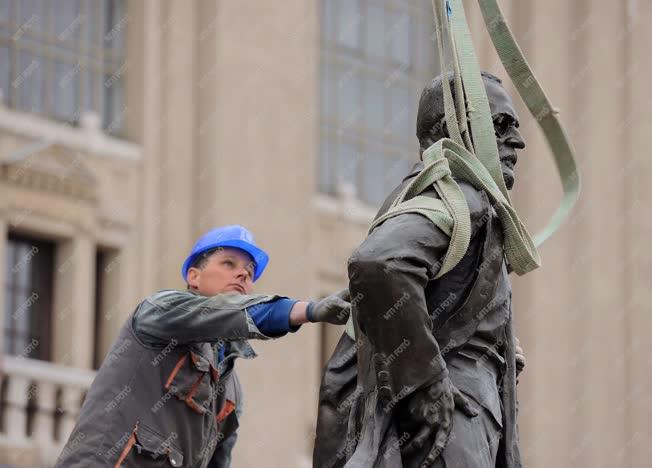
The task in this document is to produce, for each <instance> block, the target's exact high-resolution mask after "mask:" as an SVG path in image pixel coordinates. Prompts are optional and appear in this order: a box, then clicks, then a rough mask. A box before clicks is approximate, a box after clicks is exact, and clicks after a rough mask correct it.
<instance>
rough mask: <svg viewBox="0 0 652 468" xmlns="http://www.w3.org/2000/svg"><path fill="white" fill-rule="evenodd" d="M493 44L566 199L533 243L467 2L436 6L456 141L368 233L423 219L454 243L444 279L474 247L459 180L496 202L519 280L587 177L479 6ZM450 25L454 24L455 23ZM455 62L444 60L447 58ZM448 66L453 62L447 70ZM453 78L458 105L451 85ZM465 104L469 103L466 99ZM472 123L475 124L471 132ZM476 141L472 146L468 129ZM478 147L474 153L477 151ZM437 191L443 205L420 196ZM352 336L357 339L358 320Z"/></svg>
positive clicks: (521, 61) (429, 162) (492, 12)
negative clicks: (508, 169)
mask: <svg viewBox="0 0 652 468" xmlns="http://www.w3.org/2000/svg"><path fill="white" fill-rule="evenodd" d="M478 2H479V4H480V8H481V10H482V14H483V18H484V21H485V24H486V25H487V29H488V30H489V33H490V36H491V38H492V42H493V43H494V46H495V47H496V50H497V51H498V54H499V56H500V58H501V60H502V62H503V64H504V66H505V69H506V70H507V72H508V74H509V76H510V78H511V79H512V81H513V82H514V84H515V86H516V88H517V89H518V91H519V94H520V95H521V97H522V98H523V100H524V102H525V103H526V105H527V107H528V109H529V110H530V112H531V113H532V115H533V116H534V117H535V119H536V120H537V122H538V123H539V125H540V126H541V128H542V130H543V132H544V135H545V136H546V139H547V140H548V143H549V145H550V147H551V149H552V152H553V156H554V158H555V162H556V165H557V169H558V171H559V174H560V178H561V180H562V186H563V189H564V197H563V199H562V203H561V205H560V207H559V208H558V209H557V211H556V212H555V214H554V215H553V217H552V218H551V220H550V221H549V223H548V225H547V226H546V227H545V228H544V230H543V231H542V232H541V233H539V234H538V235H537V241H536V243H535V242H534V241H533V240H532V239H531V237H530V234H529V233H528V231H527V228H526V227H525V225H524V224H523V223H522V222H521V221H520V219H519V217H518V215H517V214H516V211H515V210H514V208H513V207H512V204H511V200H510V198H509V194H508V192H507V188H506V186H505V182H504V180H503V177H502V171H501V167H500V160H499V157H498V148H497V145H496V139H495V134H494V129H493V122H492V118H491V111H490V108H489V102H488V100H487V96H486V92H485V89H484V83H483V81H482V76H481V74H480V68H479V65H478V60H477V57H476V55H475V49H474V47H473V43H472V41H471V35H470V32H469V29H468V24H467V21H466V15H465V12H464V7H463V5H462V2H461V0H450V1H449V0H432V4H433V11H434V15H435V26H436V29H435V31H436V37H437V45H438V52H439V57H440V63H441V64H442V75H443V76H444V79H443V80H442V85H443V92H444V107H445V115H446V123H447V126H448V131H449V135H451V139H448V138H446V139H442V140H439V141H438V142H436V143H435V144H433V145H432V146H431V147H430V148H428V149H427V150H426V151H424V153H423V160H424V169H423V170H422V171H421V172H420V173H419V174H418V175H417V177H415V179H414V180H413V181H412V182H411V183H410V184H408V186H407V187H406V188H405V189H404V190H403V191H402V192H401V193H400V194H399V195H398V197H397V198H396V199H395V200H394V202H393V203H392V205H391V207H390V209H389V210H388V211H387V212H386V213H385V214H384V215H382V216H380V217H379V218H378V219H376V220H374V222H373V223H372V225H371V227H370V229H369V231H371V230H373V229H374V228H375V227H376V226H377V225H378V224H380V223H382V222H383V221H385V220H387V219H389V218H391V217H393V216H396V215H398V214H402V213H418V214H420V215H423V216H425V217H427V218H428V219H429V220H430V221H431V222H433V224H435V225H436V226H437V227H438V228H439V229H441V230H442V231H443V232H444V233H445V234H446V235H449V236H450V237H451V241H450V243H449V248H448V251H447V253H446V255H445V257H444V260H443V262H442V266H441V268H440V271H439V272H438V275H437V276H438V277H439V276H441V275H443V274H445V273H446V272H448V271H450V270H451V269H452V268H453V267H455V265H456V264H457V263H458V262H459V261H460V260H461V258H462V257H463V256H464V254H465V252H466V250H467V248H468V245H469V239H470V233H471V232H470V217H469V211H468V206H467V204H466V200H465V198H464V195H463V193H462V192H461V190H460V188H459V186H458V185H457V183H456V182H455V180H454V179H453V177H455V178H456V179H458V180H464V181H466V182H468V183H470V184H472V185H473V186H474V187H476V188H477V189H480V190H484V191H485V192H486V193H487V195H488V196H489V198H490V200H491V202H492V205H493V206H494V208H495V209H496V212H497V214H498V217H499V218H500V220H501V224H502V227H503V231H504V234H505V256H506V258H507V261H508V262H509V264H510V265H511V267H512V269H513V271H514V272H516V273H517V274H519V275H522V274H525V273H528V272H529V271H532V270H533V269H535V268H537V267H538V266H539V265H540V263H541V262H540V258H539V254H538V252H537V249H536V246H537V245H540V244H541V243H543V242H544V241H545V240H546V239H547V238H548V237H550V236H551V235H552V234H553V233H554V232H555V231H556V230H557V229H559V227H560V225H561V224H562V223H563V221H564V220H565V219H566V218H567V217H568V214H569V213H570V210H571V209H572V207H573V206H574V204H575V203H576V201H577V198H578V196H579V192H580V177H579V172H578V170H577V165H576V163H575V159H574V156H573V151H572V148H571V146H570V143H569V141H568V138H567V137H566V135H565V133H564V131H563V129H562V127H561V124H560V123H559V120H558V118H557V112H556V111H554V108H553V106H552V105H551V104H550V102H549V101H548V99H547V97H546V95H545V93H544V92H543V90H542V89H541V86H540V85H539V83H538V82H537V80H536V78H535V77H534V75H533V73H532V71H531V69H530V67H529V65H528V64H527V62H526V60H525V58H524V57H523V54H522V53H521V51H520V49H519V47H518V45H517V44H516V42H515V40H514V37H513V35H512V34H511V31H510V30H509V28H508V26H507V24H506V23H505V20H504V18H503V16H502V14H501V12H500V9H499V7H498V5H497V3H496V1H495V0H478ZM449 18H450V21H449ZM444 49H446V52H448V54H449V56H448V57H447V56H446V54H445V50H444ZM446 58H449V59H450V61H451V62H452V64H451V66H449V65H448V62H447V60H446ZM449 72H452V74H453V77H454V80H453V81H454V86H455V97H454V98H453V95H452V91H451V89H450V84H449V82H448V80H447V79H445V77H447V76H449ZM462 96H464V97H466V100H465V99H463V98H462ZM467 119H468V124H467ZM469 126H470V127H471V132H472V134H473V142H471V139H470V134H469V128H468V127H469ZM473 145H475V148H474V146H473ZM430 187H433V188H434V189H435V191H436V192H437V194H438V195H439V197H440V199H433V198H430V197H427V196H424V195H421V194H422V193H423V192H424V191H425V190H427V189H428V188H430ZM346 332H347V333H348V334H349V335H350V336H351V337H352V338H353V339H355V334H354V327H353V322H352V320H351V318H349V322H348V323H347V326H346Z"/></svg>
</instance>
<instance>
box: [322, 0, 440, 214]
mask: <svg viewBox="0 0 652 468" xmlns="http://www.w3.org/2000/svg"><path fill="white" fill-rule="evenodd" d="M432 18H433V15H432V4H431V2H430V0H401V1H399V0H322V17H321V25H322V28H321V84H320V86H321V97H320V103H321V135H320V141H321V148H320V164H319V167H318V172H319V177H318V179H319V189H320V191H321V192H326V193H336V192H337V191H338V190H339V189H340V187H341V186H342V185H348V186H350V187H353V188H354V189H355V191H356V193H357V196H358V198H360V199H361V200H363V201H364V202H366V203H369V204H372V205H378V204H379V203H380V202H381V201H382V200H383V199H384V197H385V196H386V195H387V193H388V191H389V189H391V188H393V187H394V186H395V185H396V184H398V182H400V180H401V178H402V177H404V176H405V175H406V174H407V172H408V171H409V169H410V168H411V167H412V165H413V164H414V163H415V162H416V161H417V160H418V147H419V146H418V143H417V140H416V136H415V133H416V124H415V122H416V110H417V104H418V100H419V95H420V93H421V90H422V89H423V87H424V86H425V84H427V83H428V82H429V81H430V80H431V79H432V78H433V77H434V76H435V75H436V74H437V71H436V70H437V69H438V68H439V67H438V64H437V61H436V50H435V47H434V42H433V37H434V36H433V33H434V25H433V19H432Z"/></svg>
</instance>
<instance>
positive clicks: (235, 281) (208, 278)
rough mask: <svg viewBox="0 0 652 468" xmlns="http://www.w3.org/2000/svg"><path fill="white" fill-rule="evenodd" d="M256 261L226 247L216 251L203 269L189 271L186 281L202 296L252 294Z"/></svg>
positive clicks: (238, 250)
mask: <svg viewBox="0 0 652 468" xmlns="http://www.w3.org/2000/svg"><path fill="white" fill-rule="evenodd" d="M253 276H254V261H253V259H252V258H251V256H250V255H249V254H248V253H246V252H245V251H243V250H240V249H234V248H230V247H224V248H222V249H219V250H217V251H215V252H214V253H213V254H212V255H211V256H210V257H208V261H207V263H206V265H205V266H204V267H203V268H195V267H192V268H190V269H188V275H187V276H186V280H187V282H188V285H189V286H190V288H191V289H193V290H194V291H197V292H198V293H199V294H201V295H202V296H215V295H216V294H224V293H231V294H251V292H252V291H253V289H254V281H253Z"/></svg>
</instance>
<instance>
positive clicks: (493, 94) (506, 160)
mask: <svg viewBox="0 0 652 468" xmlns="http://www.w3.org/2000/svg"><path fill="white" fill-rule="evenodd" d="M484 82H485V89H486V91H487V99H488V100H489V108H490V109H491V117H492V119H493V122H494V131H495V133H496V144H497V145H498V157H499V158H500V166H501V168H502V172H503V179H504V180H505V185H506V186H507V189H508V190H511V189H512V187H513V186H514V167H515V166H516V161H517V160H518V156H517V154H516V150H519V149H523V148H525V141H524V140H523V137H522V136H521V134H520V133H519V131H518V126H519V122H518V116H517V115H516V110H514V103H513V102H512V99H511V98H510V97H509V95H508V94H507V92H506V91H505V89H504V88H503V87H502V86H501V85H500V84H499V83H496V82H494V81H491V80H484Z"/></svg>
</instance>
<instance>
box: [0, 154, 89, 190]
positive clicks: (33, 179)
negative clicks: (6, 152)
mask: <svg viewBox="0 0 652 468" xmlns="http://www.w3.org/2000/svg"><path fill="white" fill-rule="evenodd" d="M83 158H84V155H83V154H82V153H79V152H73V151H70V150H67V149H66V148H64V147H63V146H61V145H58V144H54V145H50V146H45V145H43V146H42V147H37V148H36V151H34V152H31V151H27V152H21V153H19V154H18V155H17V156H16V157H10V158H7V159H5V160H3V161H1V162H0V180H2V181H4V182H7V183H9V184H13V185H17V186H21V187H24V188H29V189H34V190H41V191H47V192H52V193H56V194H60V195H66V196H69V197H72V198H75V199H81V200H85V201H88V202H95V201H96V200H97V194H96V180H95V177H94V176H93V174H92V172H91V171H89V170H88V169H87V168H86V166H85V165H84V162H83Z"/></svg>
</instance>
